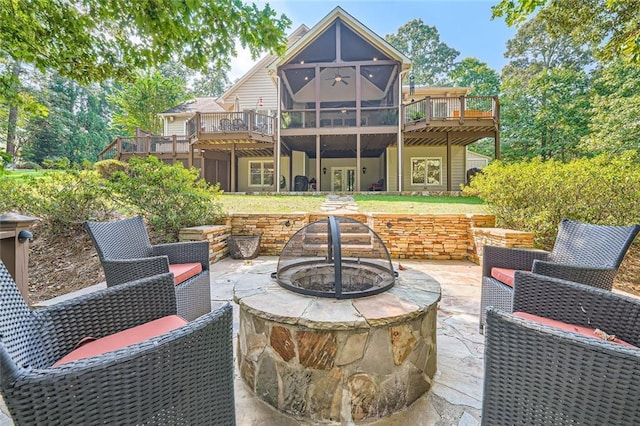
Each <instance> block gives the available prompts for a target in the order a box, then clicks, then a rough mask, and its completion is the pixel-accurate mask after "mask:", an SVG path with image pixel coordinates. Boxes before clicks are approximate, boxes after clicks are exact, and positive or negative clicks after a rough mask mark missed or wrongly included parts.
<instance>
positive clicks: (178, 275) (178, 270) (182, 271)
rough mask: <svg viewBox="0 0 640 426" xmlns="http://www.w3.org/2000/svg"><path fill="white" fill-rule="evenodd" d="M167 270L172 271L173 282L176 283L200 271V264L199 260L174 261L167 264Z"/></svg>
mask: <svg viewBox="0 0 640 426" xmlns="http://www.w3.org/2000/svg"><path fill="white" fill-rule="evenodd" d="M169 272H173V283H174V284H175V285H178V284H181V283H183V282H185V281H186V280H188V279H189V278H191V277H195V276H196V275H198V274H199V273H200V272H202V264H201V263H200V262H197V263H176V264H174V265H169Z"/></svg>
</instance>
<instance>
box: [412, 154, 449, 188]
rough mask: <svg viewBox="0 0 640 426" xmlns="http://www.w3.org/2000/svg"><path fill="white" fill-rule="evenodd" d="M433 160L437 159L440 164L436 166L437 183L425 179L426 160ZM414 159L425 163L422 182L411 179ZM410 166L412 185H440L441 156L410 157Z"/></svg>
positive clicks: (427, 173) (426, 171)
mask: <svg viewBox="0 0 640 426" xmlns="http://www.w3.org/2000/svg"><path fill="white" fill-rule="evenodd" d="M433 160H435V161H438V163H439V164H440V167H438V183H429V181H428V179H427V177H428V176H429V170H428V169H427V167H428V162H429V161H433ZM416 161H423V162H424V163H425V164H424V182H415V181H414V179H413V164H414V162H416ZM410 167H411V185H412V186H418V185H421V186H423V187H427V186H441V185H442V157H411V163H410Z"/></svg>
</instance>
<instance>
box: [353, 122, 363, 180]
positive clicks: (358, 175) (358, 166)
mask: <svg viewBox="0 0 640 426" xmlns="http://www.w3.org/2000/svg"><path fill="white" fill-rule="evenodd" d="M361 166H362V164H361V161H360V133H358V134H357V135H356V187H355V189H354V192H360V191H361V189H362V185H360V180H361V179H362V174H361V170H362V167H361Z"/></svg>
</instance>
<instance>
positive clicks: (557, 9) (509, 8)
mask: <svg viewBox="0 0 640 426" xmlns="http://www.w3.org/2000/svg"><path fill="white" fill-rule="evenodd" d="M492 10H493V17H494V18H496V17H504V18H505V21H506V22H507V24H508V25H510V26H511V25H517V24H520V23H522V22H524V21H526V19H527V18H528V17H529V16H530V15H531V14H533V13H534V12H535V11H537V10H539V11H544V12H546V13H545V14H544V16H543V19H544V20H545V22H546V23H547V24H548V25H549V28H550V31H551V33H552V34H555V35H568V36H571V37H572V38H574V39H575V40H578V41H580V42H587V41H588V42H591V43H594V44H595V45H597V46H598V56H599V57H601V58H602V59H604V60H607V61H611V60H614V59H615V58H617V57H623V58H625V59H626V60H627V61H628V62H636V63H640V2H638V1H637V0H551V1H549V0H501V1H500V3H498V4H497V5H496V6H494V7H493V8H492Z"/></svg>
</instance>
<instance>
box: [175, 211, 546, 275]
mask: <svg viewBox="0 0 640 426" xmlns="http://www.w3.org/2000/svg"><path fill="white" fill-rule="evenodd" d="M328 215H329V214H322V213H312V214H309V213H286V214H236V213H234V214H231V215H229V216H228V217H227V224H226V225H214V226H197V227H193V228H186V229H183V230H181V231H180V240H181V241H205V240H207V241H209V243H210V244H211V252H210V259H211V262H217V261H218V260H220V259H222V258H223V257H225V256H227V255H228V253H229V249H228V247H227V241H226V240H227V237H228V236H229V235H262V240H261V243H260V254H261V255H264V256H279V255H280V253H281V251H282V249H283V248H284V245H285V244H286V243H287V241H289V239H290V238H291V237H292V236H293V235H294V234H295V233H296V232H297V231H299V230H300V229H302V228H303V227H305V226H306V225H308V224H309V223H312V222H315V221H318V220H321V219H325V218H326V217H327V216H328ZM344 216H348V217H351V218H353V219H356V220H358V221H360V222H363V223H365V224H367V226H369V227H370V228H371V229H373V230H374V231H375V232H376V233H377V234H378V235H379V236H380V238H381V239H382V241H383V242H384V243H385V245H386V246H387V249H388V250H389V254H390V255H391V257H392V258H394V259H431V260H463V259H467V260H471V261H473V262H476V263H479V262H480V259H481V258H482V246H483V245H485V244H488V245H497V246H502V247H522V248H531V247H533V233H531V232H523V231H516V230H511V229H502V228H495V217H494V216H493V215H482V214H458V215H420V214H418V215H406V214H382V213H372V214H366V213H350V214H345V215H344Z"/></svg>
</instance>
